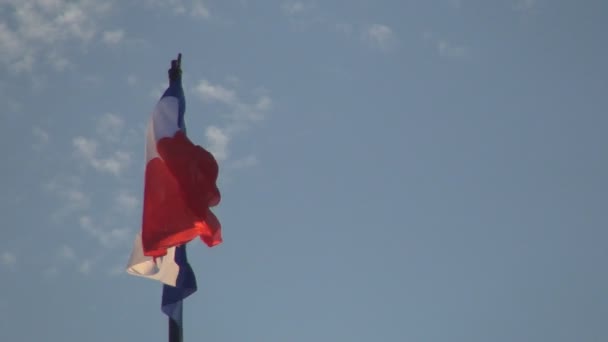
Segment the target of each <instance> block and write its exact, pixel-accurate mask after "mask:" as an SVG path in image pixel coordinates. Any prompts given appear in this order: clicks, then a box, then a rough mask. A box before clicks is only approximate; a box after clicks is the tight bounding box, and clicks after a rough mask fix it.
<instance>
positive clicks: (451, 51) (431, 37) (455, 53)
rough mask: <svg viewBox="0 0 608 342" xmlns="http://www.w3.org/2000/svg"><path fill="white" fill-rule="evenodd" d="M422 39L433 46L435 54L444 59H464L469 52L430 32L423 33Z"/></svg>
mask: <svg viewBox="0 0 608 342" xmlns="http://www.w3.org/2000/svg"><path fill="white" fill-rule="evenodd" d="M422 38H423V39H424V40H425V41H426V42H427V43H428V44H431V45H432V46H433V48H434V49H435V50H436V51H437V53H438V54H439V55H440V56H442V57H446V58H464V57H467V55H468V54H469V51H468V49H467V48H466V47H464V46H461V45H456V44H453V43H450V42H448V41H447V40H446V39H444V38H441V37H437V35H436V34H434V33H433V32H430V31H425V32H424V33H423V34H422Z"/></svg>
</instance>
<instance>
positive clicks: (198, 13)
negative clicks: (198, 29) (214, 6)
mask: <svg viewBox="0 0 608 342" xmlns="http://www.w3.org/2000/svg"><path fill="white" fill-rule="evenodd" d="M190 13H191V14H192V16H193V17H199V18H209V16H210V13H209V9H207V7H205V5H204V4H203V3H202V2H201V1H193V2H192V10H191V11H190Z"/></svg>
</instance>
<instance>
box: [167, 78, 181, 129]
mask: <svg viewBox="0 0 608 342" xmlns="http://www.w3.org/2000/svg"><path fill="white" fill-rule="evenodd" d="M167 96H173V97H176V98H177V101H178V113H177V127H179V128H180V129H181V130H182V131H184V133H186V123H185V121H184V114H185V113H186V96H185V95H184V88H183V87H182V80H181V78H179V79H177V80H175V81H171V83H170V84H169V87H168V88H167V90H165V92H164V94H163V96H161V99H162V98H163V97H167Z"/></svg>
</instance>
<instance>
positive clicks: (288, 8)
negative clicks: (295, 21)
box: [281, 1, 306, 15]
mask: <svg viewBox="0 0 608 342" xmlns="http://www.w3.org/2000/svg"><path fill="white" fill-rule="evenodd" d="M281 10H283V13H285V14H287V15H295V14H298V13H301V12H304V10H306V6H305V5H304V3H303V2H301V1H286V2H284V3H283V4H282V5H281Z"/></svg>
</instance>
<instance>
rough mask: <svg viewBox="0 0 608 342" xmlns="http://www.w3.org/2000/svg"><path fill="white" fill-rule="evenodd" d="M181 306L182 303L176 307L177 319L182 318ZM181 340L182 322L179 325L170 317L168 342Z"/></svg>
mask: <svg viewBox="0 0 608 342" xmlns="http://www.w3.org/2000/svg"><path fill="white" fill-rule="evenodd" d="M182 305H183V304H182V303H180V305H178V310H179V313H178V316H179V317H182V313H183V306H182ZM182 318H183V317H182ZM183 338H184V331H183V321H182V324H179V323H178V322H176V321H175V320H173V319H172V318H171V317H169V342H183Z"/></svg>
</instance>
